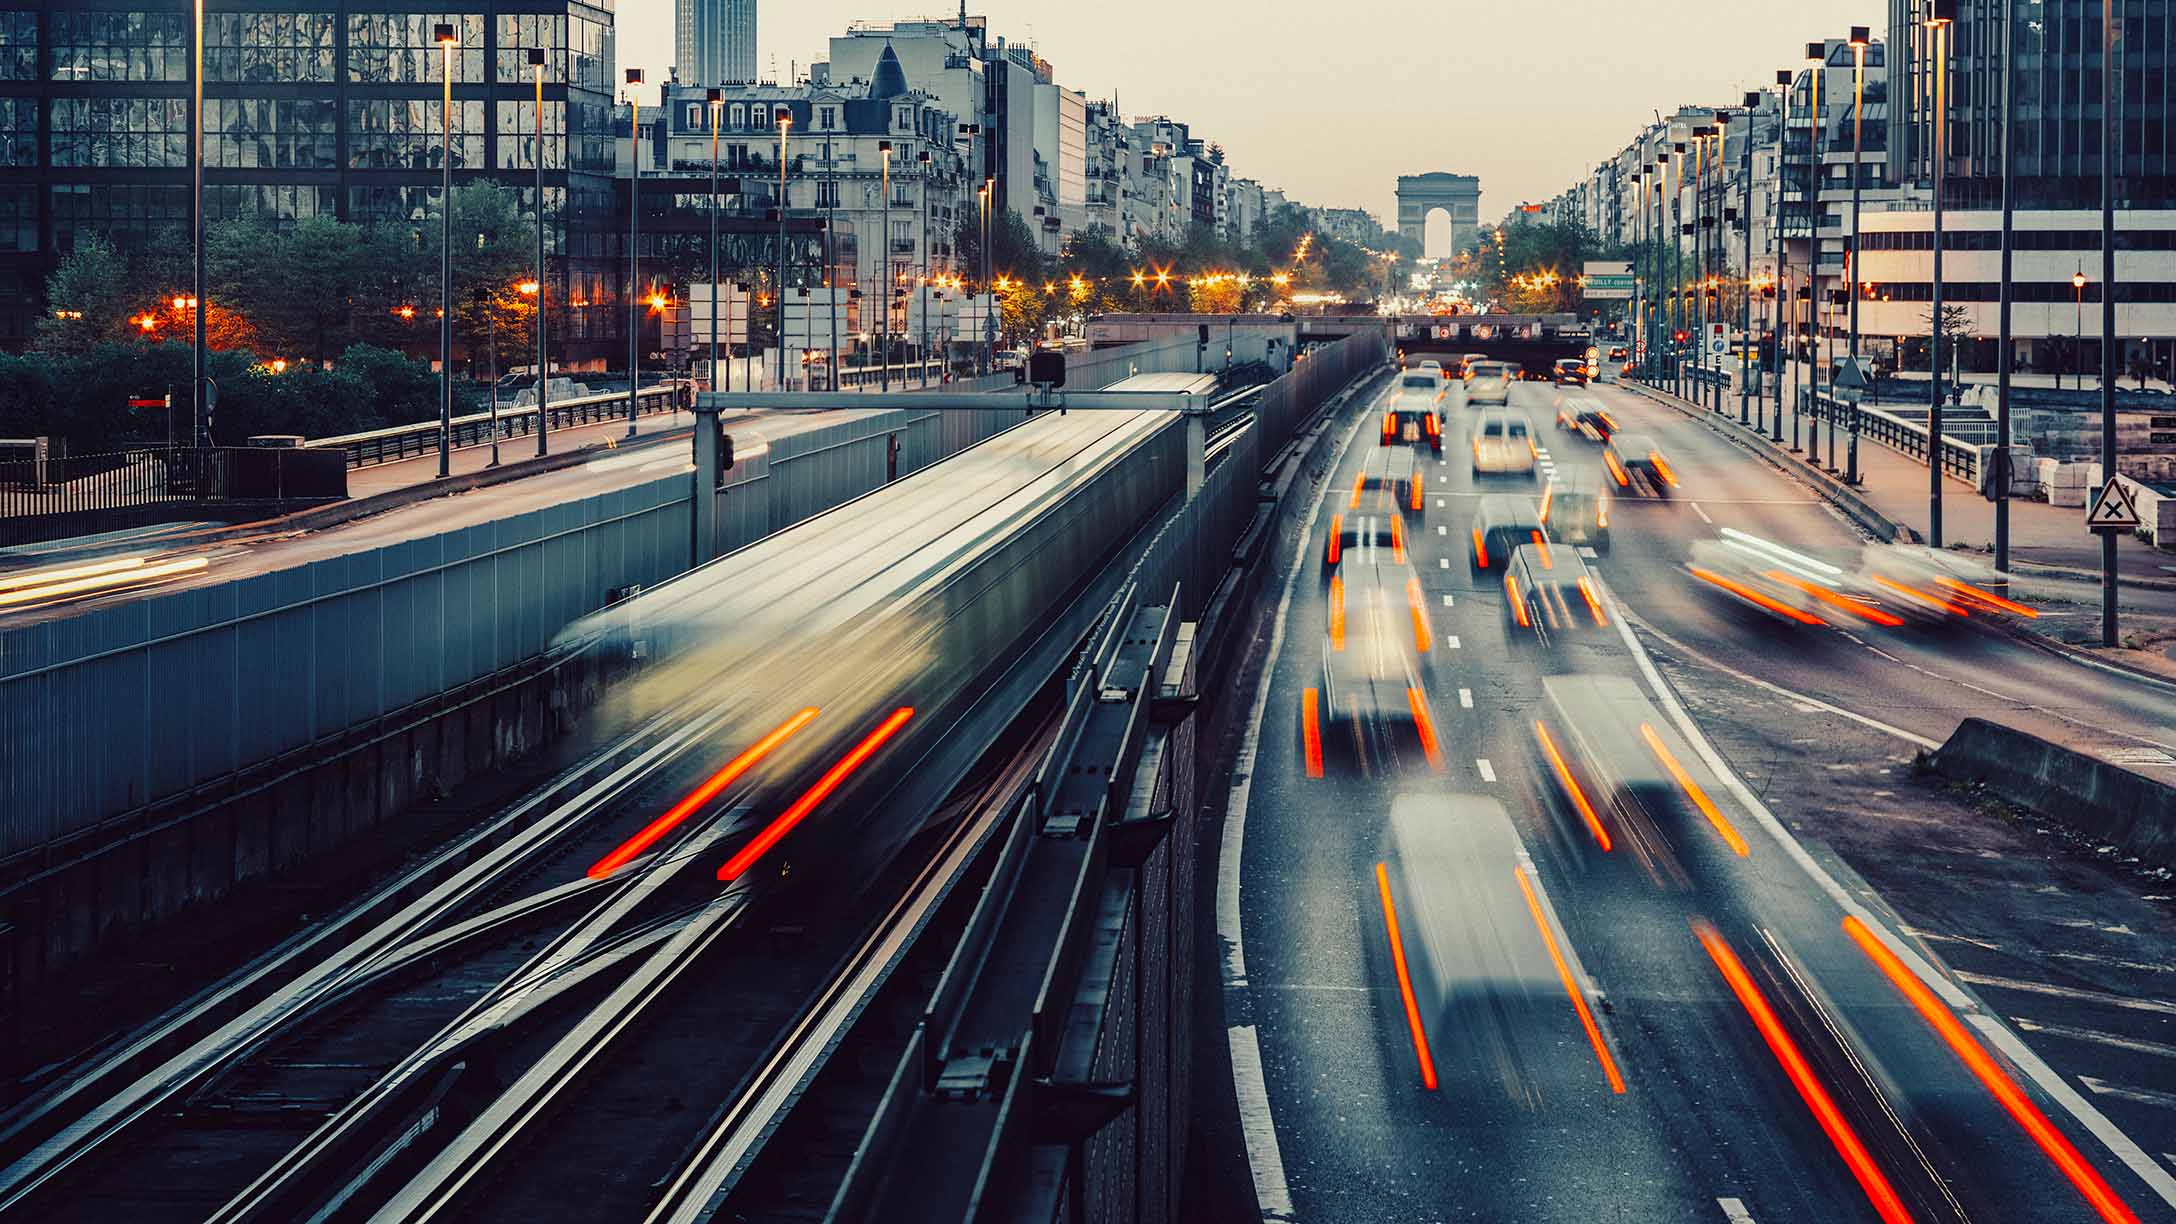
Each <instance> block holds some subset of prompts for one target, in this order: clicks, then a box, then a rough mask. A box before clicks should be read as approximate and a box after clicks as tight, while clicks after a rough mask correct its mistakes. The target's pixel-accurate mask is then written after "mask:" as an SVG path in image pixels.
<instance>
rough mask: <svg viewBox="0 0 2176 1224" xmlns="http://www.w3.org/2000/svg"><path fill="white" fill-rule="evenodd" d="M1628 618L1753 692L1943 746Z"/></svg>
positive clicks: (1929, 747)
mask: <svg viewBox="0 0 2176 1224" xmlns="http://www.w3.org/2000/svg"><path fill="white" fill-rule="evenodd" d="M1620 606H1622V605H1620ZM1625 616H1627V617H1629V618H1631V619H1634V620H1637V621H1639V626H1640V629H1641V631H1642V632H1645V633H1647V634H1650V635H1652V636H1653V637H1655V638H1656V639H1658V640H1659V641H1661V642H1662V644H1663V645H1665V646H1668V647H1669V648H1670V649H1672V650H1674V651H1676V652H1677V653H1679V654H1681V655H1684V656H1686V657H1687V658H1691V659H1695V660H1698V661H1699V663H1700V664H1701V665H1702V666H1703V667H1712V668H1714V669H1715V670H1716V671H1719V672H1721V673H1723V674H1724V675H1726V676H1729V677H1730V678H1731V679H1733V680H1736V681H1738V682H1739V683H1741V684H1750V685H1752V686H1753V687H1754V688H1757V689H1761V690H1763V691H1766V692H1770V693H1774V694H1775V695H1776V696H1778V697H1781V698H1783V699H1784V700H1786V701H1796V702H1799V703H1801V704H1803V705H1809V706H1812V707H1813V708H1814V709H1816V710H1820V711H1822V712H1823V713H1827V714H1834V715H1835V716H1836V717H1838V718H1848V719H1850V720H1851V721H1852V722H1855V723H1857V724H1859V725H1860V726H1862V727H1870V728H1872V729H1873V730H1876V731H1879V732H1881V733H1882V734H1883V735H1893V736H1895V737H1896V738H1898V739H1900V740H1903V741H1904V742H1905V743H1907V744H1914V745H1917V746H1918V747H1921V748H1924V749H1926V750H1927V751H1929V752H1932V751H1934V750H1935V749H1937V748H1940V747H1941V746H1942V745H1941V742H1940V741H1939V740H1931V739H1928V738H1927V737H1926V736H1924V735H1918V734H1915V733H1913V732H1910V731H1906V730H1905V729H1904V728H1902V727H1894V726H1891V725H1889V724H1888V723H1885V722H1883V721H1881V720H1880V719H1878V718H1868V717H1867V716H1866V715H1864V714H1860V713H1858V712H1856V711H1853V710H1847V709H1845V708H1843V707H1842V706H1839V705H1831V704H1829V703H1828V702H1826V701H1823V700H1821V699H1820V698H1818V697H1808V696H1807V695H1805V694H1804V693H1801V692H1798V691H1796V690H1794V689H1787V688H1784V687H1783V686H1782V685H1780V684H1770V683H1768V682H1767V681H1766V680H1763V679H1761V678H1759V677H1758V676H1749V675H1746V674H1745V673H1744V672H1742V671H1739V670H1738V669H1737V668H1735V667H1732V666H1730V665H1729V664H1727V663H1719V662H1717V661H1715V660H1714V659H1711V658H1709V657H1708V656H1706V655H1704V654H1701V653H1700V652H1699V651H1697V650H1694V649H1693V648H1692V647H1690V646H1687V645H1686V644H1685V643H1683V642H1680V641H1678V640H1677V639H1676V638H1674V637H1671V636H1670V635H1669V634H1667V633H1664V632H1663V631H1662V630H1660V629H1657V628H1655V627H1654V626H1653V625H1652V624H1649V623H1648V622H1647V620H1646V618H1645V617H1642V616H1640V615H1639V614H1638V613H1636V612H1630V611H1627V612H1626V613H1625Z"/></svg>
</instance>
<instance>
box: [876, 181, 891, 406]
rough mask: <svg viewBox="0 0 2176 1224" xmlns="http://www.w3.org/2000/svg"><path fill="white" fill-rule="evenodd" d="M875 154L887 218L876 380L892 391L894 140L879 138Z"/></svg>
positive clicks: (880, 249)
mask: <svg viewBox="0 0 2176 1224" xmlns="http://www.w3.org/2000/svg"><path fill="white" fill-rule="evenodd" d="M876 154H877V158H878V159H879V160H880V161H882V162H883V163H884V164H883V168H882V171H881V174H882V178H881V180H880V181H879V182H878V184H877V192H878V194H879V195H881V196H882V197H883V199H881V200H880V201H878V202H879V203H880V204H882V205H883V208H884V221H883V224H882V225H881V227H880V228H881V229H882V231H883V233H882V236H880V237H879V238H878V239H877V244H876V250H877V254H878V255H879V256H882V257H883V260H884V275H883V277H882V278H881V286H882V287H881V290H880V292H881V293H882V295H883V298H882V300H881V301H880V302H879V303H878V304H877V310H878V314H877V319H878V323H877V326H876V381H877V390H878V391H880V392H884V393H889V392H890V391H891V389H892V341H891V333H892V142H891V141H889V140H879V141H877V142H876Z"/></svg>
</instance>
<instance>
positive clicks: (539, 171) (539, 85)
mask: <svg viewBox="0 0 2176 1224" xmlns="http://www.w3.org/2000/svg"><path fill="white" fill-rule="evenodd" d="M529 67H530V68H531V69H533V70H535V73H536V453H537V456H538V457H539V458H541V457H542V456H543V455H544V453H545V446H546V442H545V438H544V431H545V426H546V424H547V423H548V422H549V420H550V411H551V410H550V407H549V404H550V399H549V395H550V391H551V367H549V366H547V365H545V364H544V294H545V284H546V282H547V281H548V280H549V279H550V278H549V277H547V276H546V275H545V274H544V48H542V47H531V48H529ZM712 191H713V193H715V191H716V188H712ZM711 207H712V208H713V209H715V208H716V207H717V198H716V196H715V194H713V196H712V198H711Z"/></svg>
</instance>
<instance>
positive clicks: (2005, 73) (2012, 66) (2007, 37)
mask: <svg viewBox="0 0 2176 1224" xmlns="http://www.w3.org/2000/svg"><path fill="white" fill-rule="evenodd" d="M2016 21H2017V16H2016V14H2015V13H2013V12H2010V11H2008V10H2005V11H2004V12H2003V16H2002V144H2001V146H2000V150H1999V152H2000V156H2001V158H2002V270H2001V274H2000V275H1999V276H1997V277H1996V292H1995V298H1996V304H1995V350H1996V351H1995V448H1996V449H1995V573H1996V574H1997V575H1998V581H2000V582H2002V583H2003V584H2004V589H2005V591H2007V587H2008V582H2009V573H2010V364H2011V360H2012V354H2011V352H2010V345H2011V340H2010V308H2011V303H2012V301H2013V300H2014V299H2015V298H2016V291H2015V290H2014V289H2013V288H2012V287H2011V285H2010V276H2011V265H2012V263H2013V262H2014V259H2013V252H2014V251H2015V248H2016V234H2015V230H2016V223H2017V213H2016V208H2015V205H2014V203H2013V202H2012V200H2011V198H2010V187H2011V176H2012V172H2013V169H2014V167H2013V165H2012V162H2011V159H2012V157H2014V156H2015V153H2016V141H2015V140H2014V139H2013V138H2012V136H2011V132H2010V129H2011V126H2012V125H2013V124H2015V123H2016V122H2017V98H2016V95H2015V92H2014V90H2013V89H2012V85H2011V81H2010V76H2011V74H2012V73H2013V72H2015V71H2016V67H2017V65H2016V63H2015V62H2014V60H2013V59H2012V56H2013V55H2014V53H2015V42H2016V37H2017V34H2016Z"/></svg>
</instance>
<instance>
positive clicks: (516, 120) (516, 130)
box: [498, 99, 567, 170]
mask: <svg viewBox="0 0 2176 1224" xmlns="http://www.w3.org/2000/svg"><path fill="white" fill-rule="evenodd" d="M498 108H499V113H498V120H499V139H498V168H499V169H501V170H534V169H536V103H535V102H534V101H528V102H507V101H501V102H499V103H498ZM544 168H545V169H546V170H564V169H566V168H567V104H566V103H564V102H555V101H552V100H550V99H546V100H545V102H544Z"/></svg>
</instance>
